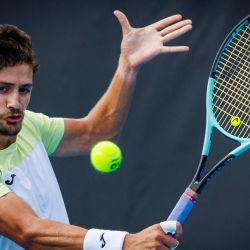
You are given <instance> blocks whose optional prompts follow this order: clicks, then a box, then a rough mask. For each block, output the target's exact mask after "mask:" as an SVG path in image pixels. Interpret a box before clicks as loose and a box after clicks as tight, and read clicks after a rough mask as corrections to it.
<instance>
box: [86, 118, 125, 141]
mask: <svg viewBox="0 0 250 250" xmlns="http://www.w3.org/2000/svg"><path fill="white" fill-rule="evenodd" d="M88 119H89V120H90V122H89V123H88V124H89V126H88V128H87V131H85V132H87V133H84V135H83V136H84V137H85V138H82V139H84V141H85V142H86V141H89V142H90V143H89V144H90V145H93V144H95V143H96V142H98V141H100V140H110V141H116V140H117V138H118V136H119V134H120V133H121V130H122V129H121V127H119V126H116V124H115V123H114V122H112V121H106V122H95V121H94V120H93V119H92V118H91V117H90V116H89V117H88ZM86 135H87V136H88V138H86Z"/></svg>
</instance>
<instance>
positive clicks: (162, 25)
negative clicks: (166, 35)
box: [151, 14, 182, 31]
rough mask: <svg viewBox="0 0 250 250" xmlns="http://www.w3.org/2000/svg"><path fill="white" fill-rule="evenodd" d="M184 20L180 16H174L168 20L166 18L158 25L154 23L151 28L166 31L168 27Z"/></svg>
mask: <svg viewBox="0 0 250 250" xmlns="http://www.w3.org/2000/svg"><path fill="white" fill-rule="evenodd" d="M181 19H182V16H181V15H180V14H177V15H173V16H170V17H167V18H164V19H162V20H160V21H158V22H156V23H153V24H152V25H151V26H152V27H153V28H155V29H156V30H158V31H160V30H162V29H164V28H165V27H166V26H168V25H170V24H172V23H175V22H177V21H180V20H181Z"/></svg>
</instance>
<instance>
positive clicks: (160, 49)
mask: <svg viewBox="0 0 250 250" xmlns="http://www.w3.org/2000/svg"><path fill="white" fill-rule="evenodd" d="M114 15H115V16H116V17H117V18H118V21H119V23H120V25H121V28H122V33H123V40H122V44H121V55H120V58H119V64H118V68H117V70H116V72H115V75H114V77H113V79H112V81H111V83H110V86H109V88H108V89H107V91H106V92H105V93H104V95H103V96H102V98H101V99H100V100H99V101H98V103H97V104H96V105H95V106H94V108H93V109H92V110H91V111H90V113H89V114H88V115H87V116H86V117H84V118H81V119H63V118H49V117H47V116H45V115H43V114H37V113H33V112H31V111H28V110H26V108H27V106H28V103H29V101H30V97H31V90H32V86H33V77H34V74H35V73H36V71H37V68H38V63H37V60H36V57H35V54H34V51H33V50H32V44H31V39H30V37H29V36H28V35H27V34H26V33H24V32H23V31H21V30H20V29H18V28H17V27H15V26H12V25H1V26H0V159H1V165H0V170H1V183H0V234H1V235H2V236H1V237H0V249H5V250H17V249H23V248H24V249H36V250H39V249H51V250H52V249H72V250H73V249H84V250H88V249H89V250H91V249H92V250H95V249H106V250H111V249H112V250H114V249H116V250H121V249H124V250H145V249H146V250H147V249H162V250H163V249H170V248H171V247H175V246H177V244H178V242H177V240H176V239H175V238H174V237H170V236H168V235H166V234H165V232H168V231H174V230H175V227H176V234H175V237H178V236H179V235H180V234H181V230H182V229H181V226H180V224H178V223H176V222H174V225H173V223H172V224H171V222H170V223H162V224H161V225H160V224H156V225H153V226H151V227H149V228H146V229H144V230H143V231H141V232H139V233H137V234H128V233H127V232H120V231H109V230H99V229H90V230H87V229H85V228H81V227H77V226H73V225H69V221H68V217H67V213H66V209H65V206H64V203H63V199H62V196H61V192H60V189H59V186H58V183H57V181H56V178H55V175H54V172H53V170H52V167H51V164H50V161H49V158H48V156H49V155H52V154H54V155H60V156H67V155H75V154H81V153H84V152H85V153H86V152H89V150H90V148H91V146H92V145H93V144H94V143H96V142H97V141H99V140H103V139H109V140H112V139H114V138H115V137H116V136H117V135H118V134H119V133H120V131H121V129H122V127H123V124H124V122H125V120H126V116H127V113H128V110H129V106H130V101H131V98H132V94H133V90H134V87H135V83H136V77H137V74H138V71H139V69H140V66H141V65H142V64H144V63H146V62H147V61H150V60H151V59H153V58H154V57H156V56H157V55H159V54H163V53H169V52H184V51H187V50H188V49H189V48H188V47H186V46H174V47H168V46H164V45H165V44H166V43H167V42H169V41H171V40H173V39H174V38H176V37H179V36H181V35H182V34H184V33H186V32H187V31H189V30H190V29H191V28H192V26H191V21H190V20H183V21H182V20H181V19H182V17H181V16H180V15H174V16H171V17H168V18H165V19H163V20H161V21H158V22H156V23H154V24H152V25H149V26H146V27H144V28H140V29H138V28H132V27H131V26H130V24H129V22H128V19H127V18H126V16H125V15H124V14H123V13H122V12H120V11H115V12H114ZM169 227H170V228H169Z"/></svg>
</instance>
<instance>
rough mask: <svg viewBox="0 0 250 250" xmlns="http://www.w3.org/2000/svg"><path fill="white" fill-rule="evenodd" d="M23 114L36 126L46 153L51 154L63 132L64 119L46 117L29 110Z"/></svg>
mask: <svg viewBox="0 0 250 250" xmlns="http://www.w3.org/2000/svg"><path fill="white" fill-rule="evenodd" d="M25 115H28V117H29V118H30V119H32V121H33V122H34V123H35V126H36V127H37V128H38V131H39V133H40V136H41V140H42V142H43V144H44V147H45V149H46V151H47V153H48V155H51V154H53V153H54V151H55V150H56V148H57V147H58V145H59V143H60V141H61V140H62V137H63V134H64V119H63V118H57V117H48V116H46V115H44V114H41V113H34V112H31V111H26V113H25Z"/></svg>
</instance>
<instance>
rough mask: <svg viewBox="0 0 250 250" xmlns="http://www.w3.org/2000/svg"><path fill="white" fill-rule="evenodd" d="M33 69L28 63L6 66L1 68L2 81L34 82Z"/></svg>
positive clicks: (0, 78)
mask: <svg viewBox="0 0 250 250" xmlns="http://www.w3.org/2000/svg"><path fill="white" fill-rule="evenodd" d="M32 81H33V71H32V69H31V67H30V66H29V65H28V64H20V65H16V66H12V67H5V68H3V69H1V70H0V82H8V83H13V84H22V83H32Z"/></svg>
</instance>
